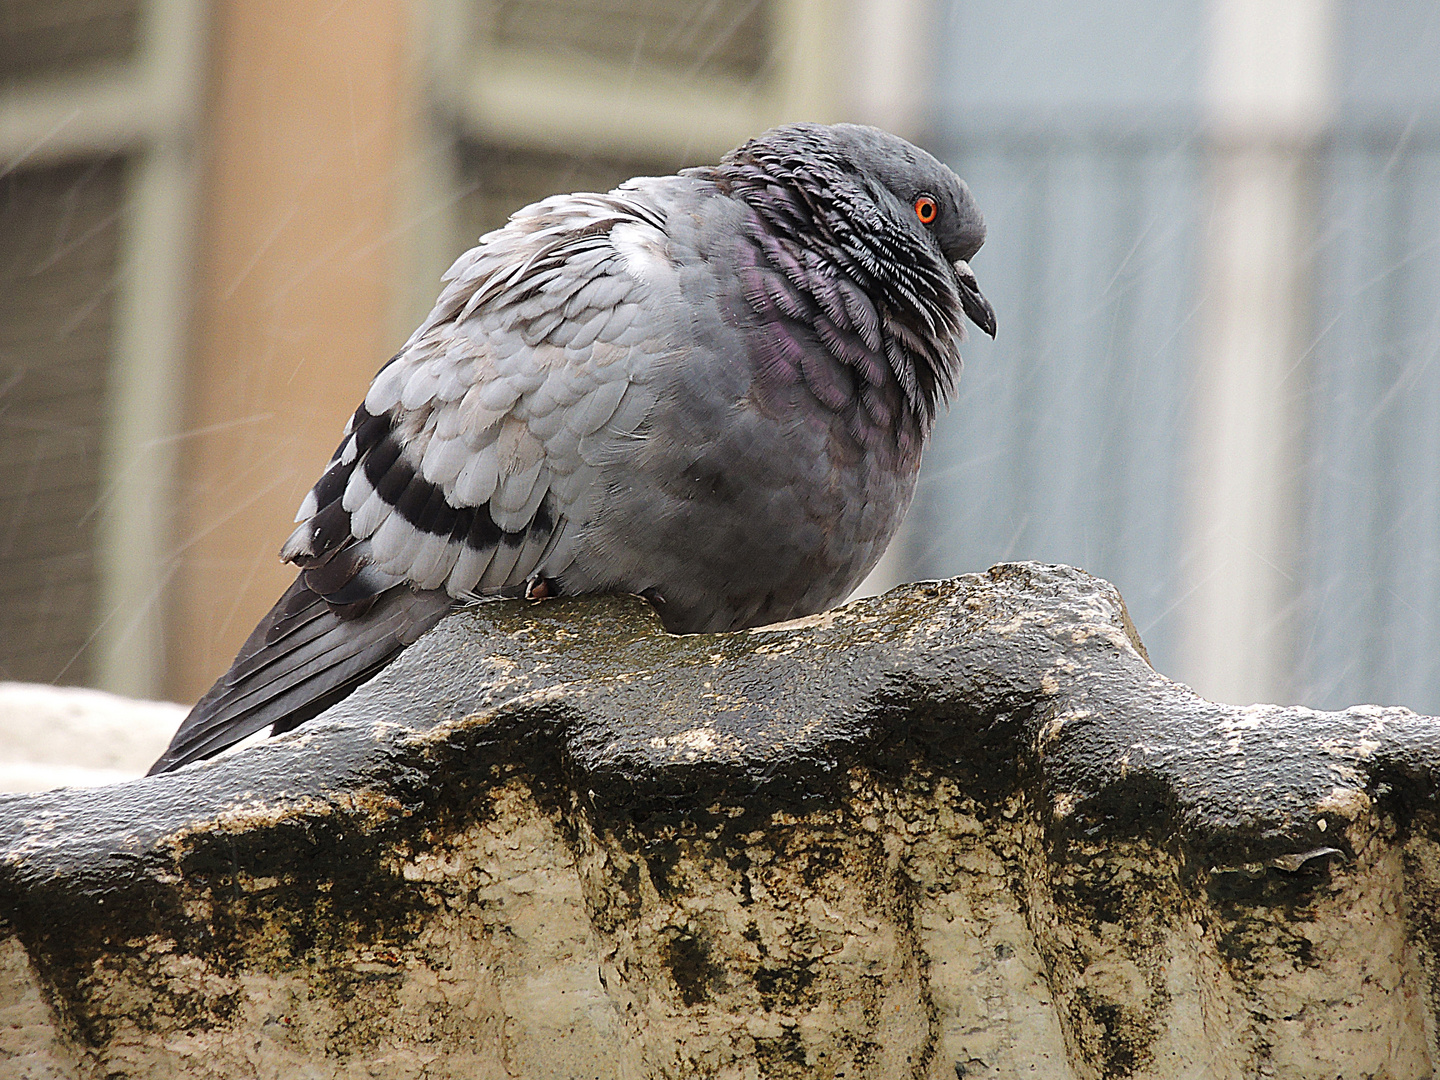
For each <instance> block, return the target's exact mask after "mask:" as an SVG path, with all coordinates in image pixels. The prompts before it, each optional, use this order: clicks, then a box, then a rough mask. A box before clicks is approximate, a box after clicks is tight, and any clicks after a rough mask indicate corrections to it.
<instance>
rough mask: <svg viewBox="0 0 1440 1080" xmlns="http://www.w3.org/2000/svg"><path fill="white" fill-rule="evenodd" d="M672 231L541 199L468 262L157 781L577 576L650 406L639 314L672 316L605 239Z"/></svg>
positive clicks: (632, 239)
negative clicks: (398, 657)
mask: <svg viewBox="0 0 1440 1080" xmlns="http://www.w3.org/2000/svg"><path fill="white" fill-rule="evenodd" d="M664 223H665V222H664V217H663V215H662V214H661V213H660V212H659V211H657V210H656V209H654V208H653V207H650V206H648V205H647V204H646V203H645V200H644V199H643V198H642V197H641V195H640V194H639V193H638V192H637V191H633V190H627V191H617V192H612V193H611V194H610V195H581V196H566V197H559V198H555V199H547V200H545V201H544V202H542V203H539V204H537V205H535V206H532V207H529V208H527V209H526V210H523V211H521V212H520V213H518V214H516V215H515V217H514V218H512V220H511V222H510V224H509V225H507V226H506V227H505V228H503V229H501V230H498V231H497V232H495V233H491V234H489V235H488V236H486V237H483V238H482V239H481V242H480V244H479V245H478V246H477V247H475V248H474V249H472V250H471V251H468V252H466V253H465V254H464V255H462V256H461V257H460V258H459V259H457V260H456V262H455V263H454V265H453V266H452V267H451V268H450V270H449V271H448V272H447V273H446V274H445V279H444V280H445V282H446V285H445V287H444V289H443V290H442V291H441V294H440V297H439V299H438V300H437V302H436V304H435V307H434V309H433V310H432V311H431V313H430V315H429V317H427V319H426V320H425V321H424V322H423V323H422V324H421V325H420V327H419V328H418V329H417V330H416V331H415V333H414V334H412V335H411V337H410V339H409V341H407V342H406V344H405V347H404V348H403V349H402V350H401V351H400V353H399V354H397V356H396V357H395V358H394V359H393V360H392V361H391V362H390V363H388V364H387V365H385V367H383V368H382V369H381V370H380V372H379V373H378V374H377V375H376V377H375V379H374V381H373V382H372V383H371V385H370V387H369V389H368V391H367V392H366V394H365V398H364V403H363V404H362V405H361V407H360V408H359V409H357V410H356V412H355V414H354V416H353V417H352V418H351V420H350V423H349V424H348V425H347V427H346V431H345V436H344V438H343V439H342V440H341V444H340V446H339V447H338V448H337V450H336V453H335V456H334V457H333V458H332V460H331V462H330V464H329V465H328V466H327V468H326V470H325V472H324V473H323V474H322V476H321V477H320V480H319V481H318V482H317V483H316V485H315V487H314V488H313V489H312V490H311V492H310V493H309V494H308V495H307V496H306V498H305V501H304V502H303V504H302V505H301V508H300V509H301V513H300V515H299V516H298V517H297V522H298V527H297V528H296V530H295V531H294V532H293V533H292V535H291V537H290V539H289V540H287V542H286V544H285V547H284V548H283V550H282V555H283V557H284V558H286V559H287V560H289V561H292V562H294V563H296V564H297V565H298V566H299V567H300V569H301V573H300V576H299V577H298V578H297V579H296V581H295V583H294V584H293V585H292V586H291V587H290V589H289V590H288V591H287V592H286V594H285V595H284V596H283V597H281V599H280V601H279V602H278V603H277V604H276V605H275V607H274V608H273V609H272V610H271V612H270V613H269V615H267V616H266V618H265V619H264V620H262V622H261V624H260V625H259V626H258V627H256V629H255V631H254V633H252V634H251V636H250V638H249V639H248V640H247V641H246V643H245V646H244V647H243V648H242V649H241V651H240V654H239V656H237V658H236V660H235V663H234V664H233V665H232V667H231V669H230V670H229V671H228V672H227V673H226V674H225V675H224V676H223V677H222V678H221V679H220V680H219V681H217V682H216V684H215V685H214V686H213V687H212V688H211V690H210V691H209V692H208V693H207V694H206V695H205V696H204V697H203V698H202V699H201V700H200V701H199V702H198V703H197V704H196V706H195V708H194V709H193V710H192V711H191V713H190V715H189V717H187V719H186V720H185V722H184V723H183V724H182V725H181V727H180V730H179V731H178V732H177V733H176V736H175V739H174V741H172V743H171V745H170V747H169V749H167V751H166V752H165V755H164V756H162V757H161V759H160V760H159V761H158V762H157V763H156V765H155V769H154V770H152V771H162V770H166V769H172V768H178V767H179V766H181V765H183V764H186V763H187V762H190V761H195V760H198V759H200V758H204V757H208V756H211V755H213V754H215V753H218V752H219V751H221V750H223V749H224V748H225V747H227V746H230V745H232V744H233V743H235V742H237V741H239V740H240V739H242V738H244V737H246V736H247V735H249V734H251V733H253V732H256V731H259V730H261V729H262V728H264V727H267V726H269V727H271V729H272V730H273V731H276V732H279V731H284V730H289V729H290V728H292V727H294V726H295V725H297V724H299V723H301V722H303V721H304V720H306V719H308V718H309V717H311V716H314V715H317V714H318V713H319V712H321V711H322V710H323V709H325V708H328V707H329V706H330V705H332V704H334V703H335V702H336V701H339V700H340V699H342V698H343V697H344V696H346V695H347V694H348V693H350V692H351V690H353V689H354V688H355V687H356V686H357V685H359V684H360V683H361V682H363V681H364V680H366V679H368V678H370V677H371V676H372V675H373V674H374V673H375V672H376V671H378V670H380V668H381V667H383V666H384V665H385V664H386V663H388V662H389V660H390V659H391V658H392V657H393V656H394V655H395V654H396V653H397V652H398V651H399V650H400V649H402V648H403V647H404V646H405V645H406V644H408V643H409V642H411V641H413V640H415V638H416V637H418V636H419V634H421V633H423V632H424V631H425V630H426V629H428V628H429V627H430V626H433V625H434V623H435V622H436V621H438V620H439V619H440V618H441V617H442V616H443V615H444V614H445V612H447V611H449V610H451V609H452V608H453V607H454V606H455V604H457V603H459V602H462V601H466V600H472V599H476V598H480V597H484V596H496V595H498V596H513V595H522V594H523V593H524V592H525V589H526V583H527V582H528V581H530V580H531V579H532V578H534V577H536V576H540V577H545V578H547V580H548V579H553V578H558V577H559V576H560V575H562V574H563V573H564V572H565V570H566V569H567V568H568V567H569V566H570V565H571V563H572V562H573V561H574V559H575V550H576V549H575V544H576V537H577V535H579V530H577V529H576V528H574V526H573V522H574V521H575V520H577V519H579V520H583V519H584V517H585V515H586V514H587V513H588V512H589V510H588V508H589V507H590V506H591V505H592V502H593V500H594V499H596V498H599V497H601V496H602V495H603V492H602V491H601V490H600V489H601V486H602V485H601V484H600V482H599V480H600V473H599V471H598V469H597V468H596V467H595V466H596V464H597V463H601V462H604V461H605V460H607V459H613V457H614V456H615V454H616V453H617V451H616V449H615V445H616V443H617V442H622V443H623V442H625V441H627V440H629V439H632V438H634V437H635V436H636V432H637V429H638V428H639V426H640V425H641V424H642V423H643V421H644V419H645V416H646V415H647V414H648V412H649V410H650V409H651V408H652V407H653V405H654V403H655V401H656V391H655V389H654V386H653V370H654V365H655V362H656V359H657V358H656V357H655V356H652V355H649V354H648V353H646V352H645V351H644V350H645V349H647V348H648V349H654V348H656V345H655V344H654V342H652V341H650V340H649V338H650V335H651V333H653V330H652V331H650V332H649V333H647V332H642V330H641V326H642V325H643V321H642V320H640V319H639V318H638V315H639V312H640V311H642V310H648V311H650V312H651V314H652V316H653V317H654V318H653V321H663V319H664V318H666V317H668V313H670V312H672V311H673V310H675V309H676V308H677V307H678V304H677V303H676V299H677V296H678V294H673V295H672V294H666V293H665V292H664V287H663V283H662V284H657V281H660V278H659V277H657V273H656V269H655V267H656V258H647V261H646V263H645V274H644V276H643V277H641V276H637V275H636V274H635V273H633V272H632V269H631V267H632V263H633V261H634V260H633V259H632V258H630V257H628V256H627V255H626V254H625V253H624V252H623V251H620V250H618V249H617V248H616V246H615V244H614V243H613V242H612V238H611V235H610V234H611V232H612V230H614V229H615V228H616V227H617V226H620V225H623V226H624V227H625V230H624V235H625V237H626V242H627V244H629V245H630V246H631V247H634V246H635V245H636V244H637V243H644V244H645V245H646V246H647V250H648V251H652V252H660V251H663V250H664V249H665V238H664V236H663V233H662V232H661V230H662V228H663V226H664ZM672 287H673V283H672Z"/></svg>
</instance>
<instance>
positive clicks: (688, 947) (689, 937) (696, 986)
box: [664, 931, 724, 1008]
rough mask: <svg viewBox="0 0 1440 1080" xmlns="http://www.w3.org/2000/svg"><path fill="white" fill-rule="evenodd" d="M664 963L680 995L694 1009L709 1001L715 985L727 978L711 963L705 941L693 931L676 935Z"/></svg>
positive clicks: (667, 947) (671, 941) (673, 936)
mask: <svg viewBox="0 0 1440 1080" xmlns="http://www.w3.org/2000/svg"><path fill="white" fill-rule="evenodd" d="M664 960H665V966H666V967H667V968H668V969H669V971H670V977H671V978H672V979H674V981H675V988H676V990H678V991H679V992H680V1000H681V1001H682V1002H684V1003H685V1004H686V1005H688V1006H690V1007H692V1008H693V1007H694V1006H697V1005H703V1004H704V1003H705V1002H706V1001H708V1000H709V999H710V996H711V993H712V990H713V988H714V986H715V985H716V984H717V983H718V982H719V981H720V980H722V979H723V976H724V972H723V971H721V970H720V969H719V968H718V967H716V966H715V964H714V963H713V962H712V961H711V959H710V950H709V948H708V947H707V946H706V944H705V942H704V940H703V939H701V938H700V937H699V936H698V935H696V934H694V933H692V932H688V931H677V932H675V933H673V934H672V936H671V937H670V939H669V940H668V941H667V942H666V943H665V948H664Z"/></svg>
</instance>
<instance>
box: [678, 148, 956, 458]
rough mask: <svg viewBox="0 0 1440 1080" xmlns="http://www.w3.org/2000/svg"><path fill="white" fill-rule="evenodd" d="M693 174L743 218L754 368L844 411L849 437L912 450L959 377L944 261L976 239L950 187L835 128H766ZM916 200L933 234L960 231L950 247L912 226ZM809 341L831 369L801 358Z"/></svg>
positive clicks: (924, 162) (938, 171) (929, 168)
mask: <svg viewBox="0 0 1440 1080" xmlns="http://www.w3.org/2000/svg"><path fill="white" fill-rule="evenodd" d="M897 146H899V147H903V148H905V151H906V152H905V153H898V154H897ZM871 159H874V162H875V163H880V162H883V163H884V166H883V167H880V168H877V167H873V165H872V161H871ZM897 161H898V162H899V166H898V167H897V166H896V162H897ZM697 172H703V174H704V175H706V176H707V177H708V178H710V179H712V180H714V181H715V182H716V183H717V184H718V185H719V186H720V187H721V189H722V190H724V191H725V192H726V193H727V194H729V195H730V196H732V197H733V198H736V199H738V200H740V201H741V202H744V203H745V204H746V205H747V206H748V207H749V208H750V210H751V215H750V222H749V223H750V233H751V235H750V236H748V237H747V238H746V239H747V241H748V244H747V245H745V246H746V247H748V249H749V251H748V253H742V256H741V263H742V266H741V279H742V283H743V285H744V287H745V292H746V297H747V299H748V300H749V302H750V304H751V306H752V307H753V308H754V310H755V312H756V313H757V314H758V315H759V316H760V318H761V320H762V322H763V323H764V324H765V325H766V326H767V327H768V329H769V333H768V334H767V335H766V348H765V349H764V352H765V353H766V355H765V356H764V357H762V358H761V363H762V366H764V367H767V368H769V369H770V373H772V374H775V375H777V376H781V377H783V373H784V372H786V371H789V372H798V374H799V376H800V377H801V378H803V379H804V380H805V382H806V384H807V385H808V386H809V387H810V389H811V390H812V392H813V393H814V394H815V396H816V398H817V399H819V400H820V401H821V402H822V404H824V405H826V406H827V407H829V408H832V409H835V410H836V411H840V410H842V409H844V408H845V407H846V406H847V405H854V406H856V407H857V413H856V421H855V423H853V424H852V425H851V426H852V427H857V428H863V427H867V426H871V425H873V426H878V427H880V428H882V429H885V430H888V431H891V432H893V433H895V434H896V435H897V436H898V437H900V438H902V439H903V441H905V442H909V441H911V435H912V429H914V430H913V434H914V435H918V436H919V438H920V439H922V440H923V438H924V435H925V434H926V433H928V430H929V428H930V426H931V424H932V423H933V421H934V418H935V414H936V411H937V409H938V407H939V404H940V402H941V401H943V400H945V399H946V398H947V397H948V396H949V394H950V393H951V391H952V390H953V387H954V384H955V380H956V378H957V376H958V375H959V371H960V364H961V361H960V354H959V351H958V347H957V346H958V342H959V341H960V340H961V339H962V338H963V317H964V314H965V309H964V307H963V305H962V296H961V291H960V287H959V283H958V281H957V272H956V269H955V267H954V266H953V265H952V263H953V261H955V260H956V259H964V258H968V257H969V256H970V255H971V254H973V253H974V249H976V248H978V247H979V242H980V241H981V240H983V236H984V231H983V230H984V226H983V224H981V223H980V222H979V215H978V212H974V211H973V203H971V202H970V201H969V193H968V191H967V190H965V188H964V185H963V183H961V182H960V180H959V179H958V178H957V177H956V176H955V175H954V173H952V172H950V170H949V169H947V168H946V167H945V166H944V165H942V164H940V163H939V162H938V161H936V160H935V159H934V158H931V157H930V156H929V155H927V154H924V153H923V151H917V150H915V148H913V147H910V145H909V144H908V143H902V142H901V141H900V140H898V139H895V138H894V136H890V135H888V134H886V133H884V132H879V131H877V130H875V129H871V128H853V127H847V126H844V125H842V126H840V127H837V128H829V127H819V126H816V125H792V126H790V127H786V128H780V129H777V130H776V131H773V132H770V133H768V134H767V135H766V136H764V137H762V138H761V139H757V140H753V141H751V142H749V143H747V144H745V145H744V146H742V147H740V148H739V149H737V150H736V151H734V152H733V153H731V154H729V155H727V157H726V158H725V159H724V161H722V162H721V163H720V164H719V165H717V166H715V167H713V168H711V169H706V170H697ZM920 194H927V195H929V196H931V197H935V198H936V199H937V201H938V202H939V204H940V205H941V206H942V207H944V208H945V209H946V210H947V211H948V214H949V219H950V220H948V221H947V222H946V224H947V225H949V226H952V227H954V226H956V224H957V222H958V223H959V225H960V226H961V227H966V226H968V232H966V233H965V235H964V236H963V237H962V239H961V242H960V246H961V248H962V249H963V250H960V251H959V252H958V253H951V252H947V251H946V250H944V246H943V243H942V240H943V237H942V236H941V235H940V234H939V233H938V232H937V231H936V230H934V229H930V228H927V227H926V226H925V225H924V224H922V223H921V222H920V221H919V220H917V219H916V215H915V211H914V210H913V208H912V203H913V201H914V199H915V198H916V197H917V196H918V195H920ZM977 230H978V237H979V239H978V240H977V239H976V238H975V237H976V233H977ZM747 255H748V257H747ZM815 343H818V344H819V345H820V346H822V347H823V349H824V352H825V354H827V355H828V356H829V357H830V358H832V359H833V361H834V363H833V364H825V363H823V362H822V359H823V358H821V357H812V358H809V359H808V360H807V353H808V352H810V351H812V350H813V347H814V344H815ZM892 384H893V386H894V387H896V388H898V390H899V394H898V395H895V394H892V393H888V392H887V387H889V386H891V385H892ZM897 412H898V413H900V414H902V415H897ZM907 419H911V420H912V421H913V422H910V423H907V422H905V421H906V420H907ZM863 441H866V442H868V441H870V440H868V439H866V440H863Z"/></svg>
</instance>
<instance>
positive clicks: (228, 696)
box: [150, 573, 456, 775]
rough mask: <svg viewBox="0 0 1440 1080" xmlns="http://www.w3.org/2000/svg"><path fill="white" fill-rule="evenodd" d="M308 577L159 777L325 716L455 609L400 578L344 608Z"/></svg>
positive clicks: (260, 633)
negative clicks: (264, 733)
mask: <svg viewBox="0 0 1440 1080" xmlns="http://www.w3.org/2000/svg"><path fill="white" fill-rule="evenodd" d="M305 577H306V575H305V574H303V573H302V574H301V575H300V576H299V577H297V578H296V579H295V583H294V584H293V585H291V586H290V588H289V589H287V590H286V591H285V595H284V596H282V597H281V598H280V600H279V602H278V603H276V605H275V606H274V607H273V608H271V609H270V613H269V614H268V615H266V616H265V618H263V619H262V620H260V625H259V626H257V627H255V630H254V631H253V632H252V633H251V635H250V637H249V638H248V639H247V640H246V642H245V644H244V646H242V647H241V649H240V653H239V655H238V656H236V657H235V662H234V663H233V664H232V665H231V666H230V670H229V671H227V672H226V673H225V674H224V675H222V676H221V677H220V679H219V680H218V681H217V682H216V683H215V685H214V686H212V687H211V688H210V690H209V691H208V692H207V693H206V694H205V696H204V697H202V698H201V699H200V700H199V701H198V702H196V703H195V707H194V708H193V709H191V710H190V715H189V716H187V717H186V718H185V721H184V722H183V723H182V724H181V725H180V729H179V730H178V731H176V732H175V737H174V738H173V739H171V740H170V745H169V746H168V747H167V748H166V750H165V753H163V754H161V755H160V759H159V760H158V761H156V762H155V764H154V765H153V766H151V768H150V774H151V775H154V774H155V773H161V772H169V771H171V770H172V769H178V768H180V767H181V766H182V765H188V764H189V763H190V762H192V761H199V760H201V759H202V758H208V757H213V756H214V755H215V754H218V753H220V751H222V750H224V749H226V748H227V747H230V746H233V745H234V744H235V743H237V742H239V741H240V740H241V739H244V738H246V737H247V736H249V735H253V734H254V733H255V732H257V731H260V730H261V729H262V728H265V727H269V728H271V730H272V733H273V734H276V735H278V734H280V733H281V732H284V731H289V730H291V729H292V728H294V727H297V726H298V725H300V724H303V723H304V722H305V721H306V720H309V719H310V718H311V717H314V716H318V715H319V714H320V713H322V712H324V711H325V710H326V709H328V708H329V707H330V706H331V705H334V704H335V703H336V702H338V701H340V700H342V699H344V698H345V697H348V696H349V695H350V693H351V692H353V691H354V690H355V688H356V687H358V686H359V685H360V684H361V683H363V682H365V681H366V680H368V679H369V678H371V677H372V676H374V675H375V674H376V673H377V672H378V671H380V669H381V668H383V667H384V666H385V665H386V664H388V663H389V662H390V661H391V660H393V659H394V658H395V656H396V654H397V653H399V652H400V650H401V649H403V648H405V647H406V646H407V645H409V644H411V643H412V642H413V641H415V640H416V639H417V638H418V637H419V636H420V635H421V634H423V633H424V632H425V631H426V630H428V629H430V628H431V627H432V626H434V625H435V624H436V623H437V622H439V621H440V619H441V618H442V617H444V615H445V614H446V613H447V612H449V611H451V610H452V609H453V608H454V607H455V606H456V601H455V600H453V599H452V598H451V597H449V596H448V595H446V594H445V592H444V591H441V590H431V591H417V590H414V589H411V588H409V587H407V586H404V585H401V586H397V587H395V588H392V589H388V590H386V591H385V592H383V593H381V594H380V595H379V596H376V597H374V598H373V602H369V603H365V604H357V605H349V606H345V607H338V608H337V607H335V606H333V605H332V604H330V603H327V601H326V599H325V597H323V596H321V595H319V594H318V593H316V592H314V591H313V590H312V589H310V588H309V586H308V585H307V584H306V582H305Z"/></svg>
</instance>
